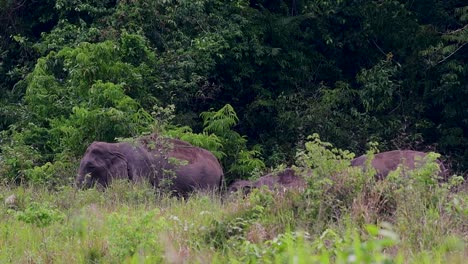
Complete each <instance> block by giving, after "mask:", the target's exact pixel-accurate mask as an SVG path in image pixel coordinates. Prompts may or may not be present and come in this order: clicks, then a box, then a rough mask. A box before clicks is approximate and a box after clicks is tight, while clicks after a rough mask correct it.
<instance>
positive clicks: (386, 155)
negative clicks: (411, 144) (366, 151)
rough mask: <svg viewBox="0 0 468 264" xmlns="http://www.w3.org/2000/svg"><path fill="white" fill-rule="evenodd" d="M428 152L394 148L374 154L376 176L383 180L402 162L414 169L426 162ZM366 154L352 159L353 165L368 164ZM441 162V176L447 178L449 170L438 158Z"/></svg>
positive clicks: (373, 163)
mask: <svg viewBox="0 0 468 264" xmlns="http://www.w3.org/2000/svg"><path fill="white" fill-rule="evenodd" d="M426 155H427V153H425V152H420V151H414V150H392V151H387V152H382V153H378V154H375V155H374V159H373V160H372V167H373V168H374V169H375V170H376V171H377V174H376V177H377V179H379V180H381V179H384V178H385V177H387V175H388V174H389V173H390V172H391V171H394V170H396V169H397V168H398V166H399V165H400V164H403V166H404V168H406V169H410V170H411V169H414V168H417V167H420V166H422V165H423V164H424V162H425V159H424V158H425V157H426ZM366 160H367V157H366V155H362V156H359V157H357V158H355V159H353V160H352V161H351V166H360V167H363V168H364V167H365V166H366ZM436 162H437V164H439V177H440V178H441V179H446V178H447V170H446V168H445V166H444V165H443V164H442V162H440V161H439V160H436Z"/></svg>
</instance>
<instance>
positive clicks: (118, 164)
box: [76, 136, 223, 195]
mask: <svg viewBox="0 0 468 264" xmlns="http://www.w3.org/2000/svg"><path fill="white" fill-rule="evenodd" d="M114 179H128V180H130V181H133V182H143V181H149V182H150V183H151V184H152V185H153V186H155V187H160V186H162V185H163V184H165V186H168V187H169V188H170V189H171V190H173V191H175V192H176V193H178V194H181V195H186V194H188V193H189V192H191V191H193V190H195V189H201V190H206V189H219V188H220V186H221V183H222V180H223V170H222V168H221V165H220V163H219V161H218V159H217V158H216V157H215V156H214V155H213V154H212V153H211V152H209V151H207V150H205V149H202V148H199V147H195V146H192V145H191V144H189V143H187V142H184V141H181V140H177V139H169V138H158V137H156V136H148V137H143V138H141V139H139V140H137V141H136V142H135V143H127V142H122V143H106V142H93V143H92V144H91V145H90V146H89V147H88V149H87V150H86V152H85V154H84V156H83V158H82V160H81V163H80V168H79V171H78V176H77V178H76V184H77V186H78V187H88V188H89V187H91V186H92V185H93V184H95V183H98V184H100V185H102V186H107V185H109V184H110V183H111V182H112V180H114Z"/></svg>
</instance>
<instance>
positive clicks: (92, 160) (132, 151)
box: [76, 135, 447, 197]
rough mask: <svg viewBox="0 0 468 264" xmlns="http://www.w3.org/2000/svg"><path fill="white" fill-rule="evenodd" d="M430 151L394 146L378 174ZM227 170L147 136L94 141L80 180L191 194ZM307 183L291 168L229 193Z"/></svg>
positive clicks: (217, 183)
mask: <svg viewBox="0 0 468 264" xmlns="http://www.w3.org/2000/svg"><path fill="white" fill-rule="evenodd" d="M425 156H426V153H424V152H418V151H412V150H394V151H388V152H382V153H379V154H376V155H375V156H374V159H373V160H372V162H371V165H372V167H373V168H375V170H376V172H377V175H376V177H377V178H378V179H383V178H385V176H387V175H388V173H389V172H390V171H393V170H395V169H397V167H398V166H399V165H400V164H403V165H404V168H408V169H414V168H415V167H419V166H421V165H422V163H423V162H424V159H423V158H424V157H425ZM366 159H367V158H366V156H365V155H363V156H360V157H358V158H355V159H354V160H352V161H351V165H352V166H360V167H362V168H365V167H366ZM437 163H438V164H439V169H440V173H439V175H440V176H441V177H443V178H445V177H446V173H447V172H446V169H445V167H444V165H443V164H442V163H441V162H439V161H437ZM223 177H224V175H223V169H222V167H221V164H220V163H219V161H218V159H217V158H216V157H215V156H214V155H213V154H212V153H211V152H209V151H207V150H205V149H202V148H199V147H195V146H193V145H191V144H189V143H187V142H184V141H181V140H177V139H170V138H162V137H158V136H156V135H151V136H146V137H142V138H139V139H137V140H135V141H134V142H120V143H106V142H93V143H92V144H91V145H89V147H88V148H87V150H86V152H85V154H84V156H83V158H82V159H81V162H80V167H79V170H78V175H77V178H76V185H77V186H78V187H80V188H82V187H85V188H89V187H91V186H93V185H95V184H99V185H102V186H104V187H105V186H107V185H109V184H110V183H111V182H112V181H113V180H115V179H128V180H130V181H132V182H145V181H147V182H150V183H151V184H152V185H153V186H155V187H167V188H168V189H170V190H171V191H173V192H174V193H176V194H178V195H181V196H185V197H186V196H187V195H188V194H189V193H190V192H192V191H194V190H219V189H221V187H222V183H223ZM261 186H266V187H267V188H270V189H273V188H285V189H290V188H291V189H300V188H305V186H306V182H305V180H304V178H302V177H301V176H298V175H296V174H295V171H294V170H293V169H291V168H287V169H285V170H283V171H281V172H279V173H277V174H267V175H265V176H263V177H260V178H259V179H258V180H257V181H248V180H237V181H234V182H233V183H232V184H231V185H230V186H229V187H228V191H229V192H236V191H239V190H242V191H243V192H248V191H249V190H250V189H252V188H260V187H261Z"/></svg>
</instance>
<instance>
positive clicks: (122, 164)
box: [108, 152, 129, 180]
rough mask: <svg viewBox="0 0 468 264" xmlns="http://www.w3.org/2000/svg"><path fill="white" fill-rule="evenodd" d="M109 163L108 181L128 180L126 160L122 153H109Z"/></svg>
mask: <svg viewBox="0 0 468 264" xmlns="http://www.w3.org/2000/svg"><path fill="white" fill-rule="evenodd" d="M111 155H112V158H111V163H110V165H109V171H108V178H109V179H111V180H112V179H129V174H128V163H127V159H126V158H125V156H124V155H123V154H122V153H119V152H113V153H111Z"/></svg>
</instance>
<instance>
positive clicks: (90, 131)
mask: <svg viewBox="0 0 468 264" xmlns="http://www.w3.org/2000/svg"><path fill="white" fill-rule="evenodd" d="M0 21H1V23H0V27H1V28H0V56H1V62H0V102H1V103H0V131H1V142H0V144H1V147H0V157H1V158H0V172H1V175H2V178H4V179H6V180H8V181H16V182H22V181H26V182H27V181H31V180H32V181H46V182H47V181H51V180H52V181H60V182H63V183H65V182H67V179H65V178H66V176H65V175H66V174H67V173H69V172H70V171H73V170H75V169H76V161H77V159H78V158H79V157H80V156H81V155H82V153H83V152H84V150H85V148H86V146H87V145H88V144H89V143H91V142H92V141H94V140H101V141H115V140H116V139H117V138H128V137H134V136H138V135H141V134H144V133H150V132H158V133H163V134H168V135H172V136H175V137H181V138H184V139H185V140H187V141H190V142H192V143H193V144H196V145H200V146H202V147H205V148H208V149H210V150H211V151H213V152H216V153H217V156H218V157H220V158H222V161H223V165H224V166H225V169H226V170H227V171H228V173H227V176H228V179H229V178H233V177H248V176H249V175H250V174H251V172H252V171H255V170H257V171H259V170H260V171H261V170H263V169H264V168H265V167H272V166H276V165H278V164H291V163H292V162H293V159H294V155H295V153H296V150H297V149H298V148H301V147H303V143H304V141H305V140H307V136H309V135H311V134H313V133H318V134H319V135H320V136H321V138H322V139H323V140H326V141H329V142H332V143H333V144H334V145H335V146H337V147H340V148H344V149H348V150H350V151H353V152H355V153H356V154H362V153H364V152H365V151H366V150H367V149H368V148H369V145H368V143H369V142H378V143H379V146H378V148H379V149H380V150H381V151H383V150H389V149H415V150H422V151H428V150H434V151H437V152H439V153H442V154H443V157H445V158H446V159H447V161H449V162H450V164H452V169H454V170H455V171H458V172H462V173H463V172H464V171H466V169H467V168H468V163H467V161H468V148H467V147H466V146H467V145H468V87H467V82H468V77H467V74H468V68H467V67H468V64H467V63H466V61H467V57H468V52H467V51H468V45H466V44H467V43H468V35H467V34H468V28H467V21H468V7H467V6H466V2H465V1H463V0H450V1H446V0H444V1H442V0H414V1H404V0H383V1H366V0H363V1H346V0H330V1H325V0H324V1H322V0H321V1H306V0H291V1H243V0H235V1H218V0H201V1H185V0H174V1H145V0H139V1H130V0H124V1H111V0H100V1H88V0H55V1H53V0H44V1H23V0H5V1H1V2H0ZM60 171H61V172H64V173H62V175H59V176H57V172H60ZM65 172H67V173H65ZM51 175H55V176H53V178H54V179H51V178H52V176H51ZM60 176H64V177H63V178H61V177H60ZM57 177H58V179H57Z"/></svg>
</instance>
